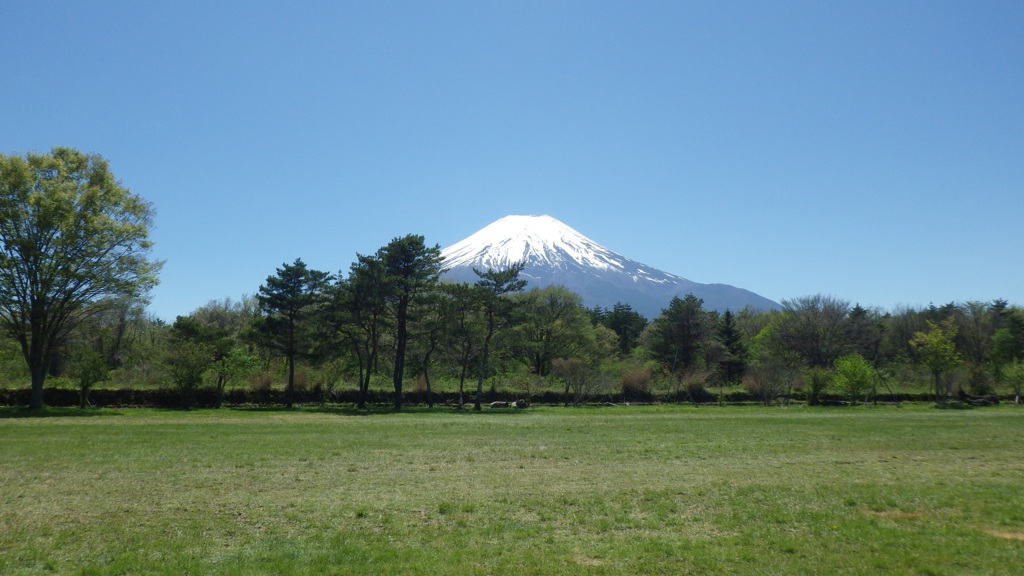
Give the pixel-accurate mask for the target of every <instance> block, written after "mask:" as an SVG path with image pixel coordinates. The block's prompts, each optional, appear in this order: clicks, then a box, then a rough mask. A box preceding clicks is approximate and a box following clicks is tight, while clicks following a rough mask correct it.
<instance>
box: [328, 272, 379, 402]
mask: <svg viewBox="0 0 1024 576" xmlns="http://www.w3.org/2000/svg"><path fill="white" fill-rule="evenodd" d="M386 291H387V284H386V275H385V270H384V263H383V262H382V261H381V260H380V258H378V257H377V256H375V255H369V256H364V255H357V256H356V262H354V263H352V265H351V267H350V269H349V274H348V278H346V279H345V280H341V279H340V278H339V279H338V280H337V282H336V283H335V284H334V286H333V287H332V288H331V290H330V304H329V306H328V309H327V310H326V314H325V316H326V320H327V321H328V323H329V324H330V327H331V330H332V331H333V332H334V333H336V334H338V335H339V336H340V337H341V339H342V341H343V342H345V343H347V345H348V347H349V349H350V350H351V352H352V354H353V355H354V356H355V358H356V363H357V366H358V370H359V400H358V407H359V408H360V409H363V408H365V407H366V400H367V396H368V395H369V390H370V377H371V376H372V375H373V373H374V372H375V370H376V367H377V358H378V356H379V354H380V348H381V338H382V337H383V334H384V332H385V330H386V328H387V317H386V311H387V299H386Z"/></svg>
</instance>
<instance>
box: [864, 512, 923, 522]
mask: <svg viewBox="0 0 1024 576" xmlns="http://www.w3.org/2000/svg"><path fill="white" fill-rule="evenodd" d="M867 514H868V516H874V517H875V518H886V519H888V520H920V519H921V518H924V514H922V513H920V512H903V511H901V510H881V511H878V510H870V511H868V513H867Z"/></svg>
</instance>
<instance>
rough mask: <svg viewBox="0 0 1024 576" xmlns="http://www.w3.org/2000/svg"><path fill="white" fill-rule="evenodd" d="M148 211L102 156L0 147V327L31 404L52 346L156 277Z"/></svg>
mask: <svg viewBox="0 0 1024 576" xmlns="http://www.w3.org/2000/svg"><path fill="white" fill-rule="evenodd" d="M152 217H153V209H152V208H151V206H150V205H149V203H147V202H145V201H144V200H143V199H142V198H140V197H139V196H136V195H135V194H132V193H131V192H129V191H128V189H127V188H125V187H124V186H122V185H121V184H120V183H119V182H118V181H117V180H116V179H115V178H114V175H113V173H112V172H111V171H110V168H109V166H108V164H107V161H106V160H104V159H103V158H101V157H100V156H97V155H88V154H83V153H81V152H79V151H77V150H73V149H70V148H54V149H53V150H51V152H50V153H49V154H28V155H27V156H26V157H25V158H21V157H16V156H3V155H0V328H2V329H3V330H4V331H5V332H7V333H8V334H10V335H11V336H12V337H13V338H14V339H15V340H17V342H18V344H19V345H20V347H21V351H22V355H23V356H24V358H25V361H26V363H27V364H28V367H29V371H30V372H31V375H32V391H31V395H30V400H29V406H30V408H32V409H39V408H41V407H42V405H43V383H44V381H45V379H46V374H47V371H48V368H49V363H50V359H51V357H52V355H53V352H54V349H55V347H56V346H57V345H58V343H59V341H60V340H61V338H62V337H64V336H65V335H66V334H67V333H68V331H69V330H71V329H72V328H73V327H74V326H75V324H76V323H78V322H79V321H81V320H82V319H83V318H84V317H85V316H87V315H89V314H94V313H98V312H99V311H101V310H103V309H104V304H105V303H106V302H111V301H114V300H116V299H120V298H134V297H138V296H139V295H140V294H144V293H145V292H146V291H147V290H148V289H149V288H151V287H152V286H154V285H155V284H156V281H157V273H158V271H159V269H160V263H159V262H156V261H153V260H151V259H150V248H151V246H152V243H151V242H150V241H149V227H150V223H151V220H152Z"/></svg>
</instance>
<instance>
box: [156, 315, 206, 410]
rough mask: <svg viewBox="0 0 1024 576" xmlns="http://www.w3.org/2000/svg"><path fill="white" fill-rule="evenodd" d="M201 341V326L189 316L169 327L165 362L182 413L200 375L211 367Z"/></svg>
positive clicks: (199, 383) (190, 399)
mask: <svg viewBox="0 0 1024 576" xmlns="http://www.w3.org/2000/svg"><path fill="white" fill-rule="evenodd" d="M204 340H205V338H204V335H203V333H202V327H201V326H200V325H199V324H198V323H197V322H196V321H195V320H194V319H192V318H190V317H187V316H178V318H177V319H176V320H175V321H174V324H173V325H172V326H171V338H170V346H169V348H170V349H169V354H168V355H167V356H166V359H165V362H166V364H167V370H168V374H169V376H170V378H171V381H172V382H173V383H174V385H175V387H176V388H177V389H178V393H179V394H180V397H181V407H182V408H184V409H186V410H188V409H189V408H190V407H191V405H192V398H193V396H195V392H196V390H198V389H199V387H200V386H202V384H203V376H204V375H205V374H206V371H207V370H209V368H210V366H211V365H212V364H213V356H214V352H213V349H212V348H211V346H210V345H209V344H208V343H207V342H205V341H204Z"/></svg>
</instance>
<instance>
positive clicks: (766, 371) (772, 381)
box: [743, 362, 793, 406]
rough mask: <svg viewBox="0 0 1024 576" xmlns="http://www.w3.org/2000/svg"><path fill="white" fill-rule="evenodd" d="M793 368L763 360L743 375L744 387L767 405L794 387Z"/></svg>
mask: <svg viewBox="0 0 1024 576" xmlns="http://www.w3.org/2000/svg"><path fill="white" fill-rule="evenodd" d="M792 381H793V369H791V368H789V367H788V366H785V365H783V364H777V363H774V362H763V363H760V364H756V365H754V366H753V367H752V368H751V369H750V370H749V371H748V372H747V374H746V376H744V377H743V387H744V388H745V389H746V390H747V392H749V393H750V395H751V396H753V397H754V398H756V399H757V400H758V401H760V402H761V403H762V404H764V405H765V406H770V405H771V404H772V402H774V401H775V400H776V399H777V398H779V397H780V396H782V395H783V394H785V393H786V391H788V390H789V389H790V388H792V385H793V383H792Z"/></svg>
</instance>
